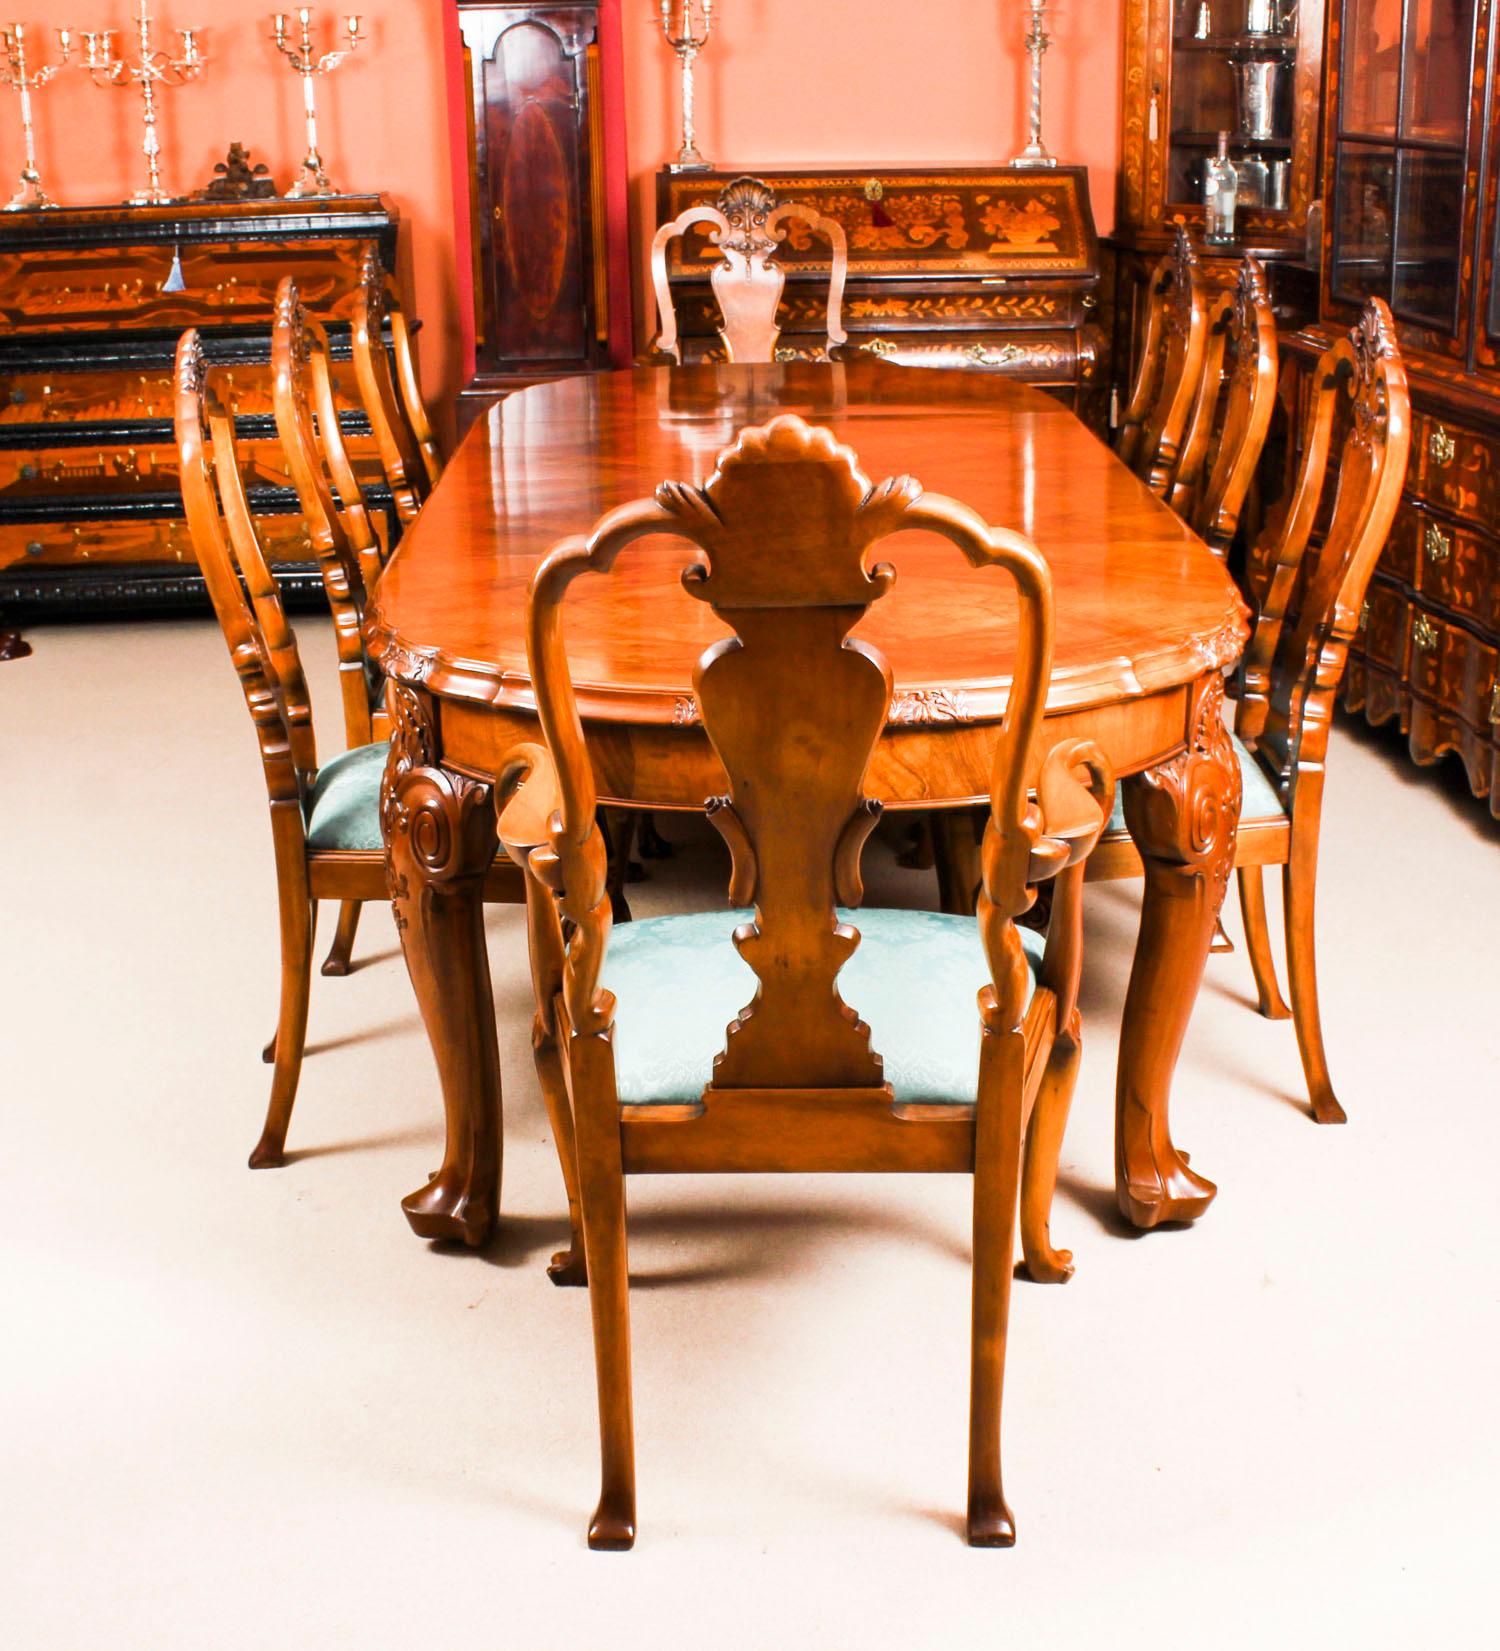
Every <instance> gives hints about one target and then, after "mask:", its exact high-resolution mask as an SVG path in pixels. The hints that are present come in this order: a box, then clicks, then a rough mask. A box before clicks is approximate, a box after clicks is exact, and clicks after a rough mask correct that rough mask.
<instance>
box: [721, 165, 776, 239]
mask: <svg viewBox="0 0 1500 1651" xmlns="http://www.w3.org/2000/svg"><path fill="white" fill-rule="evenodd" d="M716 204H717V206H718V208H719V211H720V212H722V213H723V215H724V221H725V222H726V223H727V224H728V225H729V233H728V234H727V235H725V234H723V233H722V232H721V233H720V236H719V246H720V248H721V249H722V250H723V251H725V252H738V253H741V254H743V255H744V256H745V257H746V258H753V257H759V258H761V259H765V258H768V257H770V255H771V254H772V253H773V252H774V251H775V250H776V244H777V239H778V237H776V236H773V235H768V234H767V233H766V221H767V219H768V218H769V217H770V216H771V214H772V213H773V212H774V211H775V210H776V192H775V191H774V190H773V189H772V188H771V186H770V185H769V184H768V183H765V182H764V181H763V180H762V179H760V178H752V177H751V176H750V175H749V174H748V173H746V174H744V175H742V176H740V177H738V178H734V179H732V180H731V181H730V182H729V183H727V184H725V185H724V187H723V189H721V190H720V191H719V198H718V201H717V203H716Z"/></svg>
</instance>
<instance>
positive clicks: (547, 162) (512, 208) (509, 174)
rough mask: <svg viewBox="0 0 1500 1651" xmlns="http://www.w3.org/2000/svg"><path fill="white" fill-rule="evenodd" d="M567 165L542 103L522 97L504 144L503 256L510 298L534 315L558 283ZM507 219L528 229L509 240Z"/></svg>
mask: <svg viewBox="0 0 1500 1651" xmlns="http://www.w3.org/2000/svg"><path fill="white" fill-rule="evenodd" d="M567 198H568V168H567V162H566V160H565V159H564V157H563V152H562V145H561V144H560V143H559V142H558V141H557V133H556V132H555V131H554V130H553V126H552V119H551V117H550V116H549V115H548V113H547V110H546V108H545V106H544V105H543V104H541V103H539V102H537V101H535V100H528V101H527V102H526V103H524V104H523V105H522V106H521V108H520V110H519V111H518V112H517V114H516V118H515V120H514V122H513V123H512V125H511V129H510V142H509V143H508V144H507V145H506V149H505V181H504V184H503V186H502V190H501V199H502V201H503V204H504V209H505V224H504V225H503V226H501V227H502V234H503V235H504V239H505V261H506V264H507V265H508V267H509V269H510V274H511V280H512V281H513V282H514V283H515V294H514V295H515V297H516V298H517V299H518V300H519V301H520V303H521V305H522V306H523V308H524V309H525V310H526V311H527V313H528V314H529V315H531V316H532V317H533V318H534V319H535V320H537V321H541V320H543V319H545V317H546V316H547V314H548V312H549V311H550V310H551V308H552V306H553V305H554V304H555V303H556V302H557V295H558V292H559V290H560V289H561V287H562V283H563V275H564V273H565V272H566V269H567V258H568V233H569V230H568V213H567V208H566V201H567ZM513 223H522V224H525V225H526V226H527V230H528V233H527V234H526V235H525V236H524V237H523V238H520V239H519V240H518V239H515V238H513V237H512V236H511V234H510V232H509V226H510V225H511V224H513Z"/></svg>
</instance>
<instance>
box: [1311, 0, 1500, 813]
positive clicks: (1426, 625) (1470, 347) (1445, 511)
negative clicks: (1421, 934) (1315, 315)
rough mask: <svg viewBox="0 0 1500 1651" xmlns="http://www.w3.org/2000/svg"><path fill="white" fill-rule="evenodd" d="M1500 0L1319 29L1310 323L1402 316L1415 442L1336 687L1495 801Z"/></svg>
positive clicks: (1499, 699)
mask: <svg viewBox="0 0 1500 1651" xmlns="http://www.w3.org/2000/svg"><path fill="white" fill-rule="evenodd" d="M1493 8H1494V0H1342V3H1340V4H1338V5H1336V6H1335V7H1334V8H1333V11H1332V14H1331V16H1330V18H1329V29H1328V84H1327V93H1326V101H1325V114H1326V121H1325V136H1324V143H1325V154H1324V180H1325V188H1326V191H1327V201H1328V207H1327V213H1326V218H1325V223H1324V257H1323V271H1322V294H1321V301H1320V305H1319V313H1320V321H1319V325H1318V326H1317V328H1315V329H1312V330H1311V331H1310V332H1309V333H1308V334H1307V335H1306V337H1305V338H1302V337H1296V338H1291V339H1288V340H1287V341H1286V346H1285V348H1284V351H1283V354H1284V355H1285V356H1287V357H1288V358H1290V359H1292V360H1294V361H1298V362H1301V363H1302V364H1303V365H1306V364H1307V363H1308V362H1309V361H1310V360H1311V359H1312V352H1313V351H1314V350H1315V349H1316V348H1317V347H1319V346H1320V345H1321V344H1322V343H1325V342H1326V341H1327V340H1328V339H1329V338H1330V337H1332V336H1333V335H1334V334H1335V333H1336V332H1337V331H1339V330H1342V329H1343V328H1345V327H1347V326H1348V325H1349V324H1350V322H1351V321H1352V320H1353V318H1354V316H1355V314H1356V313H1357V311H1358V306H1359V304H1360V303H1361V302H1362V301H1363V299H1364V298H1365V297H1366V296H1368V295H1371V294H1373V295H1375V296H1377V297H1380V298H1383V299H1385V301H1386V302H1387V303H1388V304H1389V305H1390V307H1391V311H1392V314H1393V315H1394V316H1395V320H1396V331H1397V335H1398V337H1399V339H1400V343H1401V350H1402V355H1403V357H1404V359H1405V361H1406V370H1407V376H1408V379H1409V381H1410V384H1411V394H1412V440H1411V458H1410V461H1409V463H1408V467H1407V476H1406V484H1405V487H1404V490H1403V494H1402V499H1401V505H1400V508H1399V509H1398V511H1397V513H1396V521H1395V524H1394V526H1393V528H1392V530H1391V536H1390V539H1389V540H1388V542H1387V544H1386V546H1385V549H1384V550H1383V551H1382V553H1381V557H1380V562H1379V565H1378V567H1377V569H1376V572H1375V576H1374V578H1373V580H1372V581H1371V584H1370V590H1369V596H1368V599H1367V600H1366V602H1365V606H1364V611H1363V612H1362V613H1361V615H1360V628H1359V635H1358V637H1357V639H1356V641H1355V644H1354V646H1353V647H1352V648H1351V649H1350V655H1349V668H1348V672H1347V674H1346V676H1345V679H1344V704H1345V706H1346V707H1347V708H1348V709H1350V710H1354V711H1362V712H1363V713H1364V715H1365V716H1366V717H1367V718H1368V719H1369V721H1371V722H1373V723H1386V722H1396V723H1397V724H1398V725H1399V727H1400V728H1401V730H1402V732H1403V733H1404V734H1405V735H1406V737H1407V746H1408V748H1409V750H1410V752H1411V755H1412V757H1413V758H1414V760H1415V761H1417V762H1419V763H1423V764H1426V763H1433V762H1436V761H1437V760H1438V759H1439V758H1440V757H1442V756H1443V755H1445V754H1446V753H1450V752H1451V753H1453V754H1454V755H1456V756H1457V757H1458V758H1459V760H1460V761H1461V762H1462V763H1463V765H1464V768H1465V770H1466V771H1467V774H1468V779H1469V784H1470V786H1471V788H1472V790H1473V791H1474V794H1475V795H1476V796H1480V797H1483V796H1486V795H1487V796H1488V797H1489V799H1490V809H1491V812H1492V813H1494V814H1496V815H1497V816H1500V293H1497V285H1496V281H1495V268H1496V252H1497V241H1500V219H1497V211H1496V205H1495V200H1496V179H1497V174H1500V150H1497V147H1496V146H1497V143H1500V100H1497V99H1496V97H1495V95H1494V91H1493V84H1494V78H1495V76H1494V42H1493V40H1492V38H1491V33H1492V24H1493Z"/></svg>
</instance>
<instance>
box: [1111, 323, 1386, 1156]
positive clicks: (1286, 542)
mask: <svg viewBox="0 0 1500 1651" xmlns="http://www.w3.org/2000/svg"><path fill="white" fill-rule="evenodd" d="M1312 387H1313V393H1312V398H1311V401H1310V403H1309V405H1308V409H1307V415H1306V424H1305V426H1304V431H1303V443H1302V463H1301V468H1300V470H1299V472H1298V476H1297V482H1296V485H1295V487H1294V488H1293V489H1292V492H1291V494H1290V495H1289V497H1288V499H1287V501H1286V504H1285V506H1284V507H1283V508H1282V509H1281V510H1280V511H1279V512H1278V513H1277V514H1276V515H1275V516H1273V517H1272V518H1271V520H1270V521H1269V522H1268V523H1267V524H1266V527H1265V530H1264V533H1263V536H1262V542H1263V543H1264V544H1265V545H1268V546H1274V552H1268V554H1269V556H1270V560H1271V563H1272V565H1273V568H1274V571H1273V573H1272V577H1271V583H1270V587H1269V589H1268V592H1267V595H1266V599H1265V602H1264V604H1263V605H1262V607H1261V611H1260V614H1259V616H1258V617H1257V619H1256V622H1255V631H1254V633H1253V635H1252V636H1251V639H1250V646H1249V647H1248V648H1247V649H1246V650H1245V656H1244V658H1243V660H1242V661H1241V662H1240V695H1239V700H1238V702H1237V706H1236V711H1235V718H1234V733H1233V736H1232V740H1233V745H1234V751H1235V755H1236V756H1237V757H1238V759H1239V762H1238V768H1239V774H1240V779H1241V786H1240V790H1241V793H1242V798H1243V802H1242V803H1241V798H1240V797H1235V798H1234V799H1232V800H1233V802H1234V803H1235V805H1236V806H1238V808H1239V815H1240V824H1239V831H1238V835H1237V837H1236V840H1235V859H1234V863H1235V865H1236V867H1237V868H1238V875H1239V891H1240V905H1241V908H1242V910H1243V912H1244V918H1245V937H1246V949H1247V951H1248V952H1249V954H1250V964H1251V967H1252V969H1253V970H1254V972H1255V983H1256V988H1257V991H1258V994H1259V1000H1260V1001H1259V1008H1260V1012H1261V1014H1263V1015H1265V1016H1266V1017H1267V1018H1268V1019H1270V1020H1283V1019H1285V1018H1286V1017H1287V1014H1288V1010H1287V1007H1286V1004H1285V1002H1284V1001H1283V1000H1282V996H1281V992H1280V989H1279V987H1278V985H1277V981H1276V967H1275V964H1274V963H1273V962H1272V958H1271V945H1270V937H1269V934H1268V931H1267V927H1266V907H1265V889H1264V884H1263V881H1262V875H1261V868H1262V867H1263V866H1267V865H1279V866H1280V867H1281V868H1282V873H1281V888H1282V899H1283V905H1284V909H1285V913H1286V945H1287V970H1288V974H1289V976H1290V980H1291V995H1292V1007H1291V1010H1290V1014H1291V1016H1292V1018H1293V1020H1294V1021H1295V1023H1296V1029H1297V1044H1298V1048H1299V1050H1300V1052H1301V1056H1302V1067H1303V1072H1304V1074H1305V1076H1306V1079H1307V1087H1308V1095H1309V1098H1310V1100H1311V1103H1312V1112H1313V1116H1314V1117H1315V1118H1316V1119H1317V1121H1318V1122H1319V1123H1324V1124H1330V1123H1342V1122H1343V1121H1344V1117H1345V1113H1344V1109H1343V1107H1342V1106H1340V1105H1339V1102H1338V1099H1337V1097H1336V1096H1335V1094H1334V1092H1333V1085H1332V1081H1331V1080H1330V1078H1329V1074H1328V1058H1327V1054H1326V1052H1325V1050H1324V1046H1323V1028H1322V1018H1321V1015H1320V1013H1319V1009H1318V975H1317V957H1316V952H1315V949H1314V920H1313V917H1314V898H1315V895H1316V892H1317V877H1318V837H1319V828H1320V823H1321V819H1322V809H1323V780H1324V772H1325V766H1326V761H1327V755H1328V730H1329V726H1330V724H1331V723H1332V720H1333V703H1334V696H1335V695H1336V693H1337V692H1338V685H1339V680H1340V678H1341V677H1342V676H1343V674H1344V666H1345V663H1346V662H1347V660H1348V655H1349V643H1350V642H1351V641H1352V640H1353V638H1354V636H1355V633H1356V631H1357V629H1358V627H1359V625H1360V624H1361V622H1362V612H1363V604H1364V599H1365V589H1366V587H1367V586H1368V584H1369V582H1370V575H1371V574H1372V573H1373V572H1374V569H1375V563H1376V561H1377V560H1378V558H1379V556H1380V551H1381V548H1382V546H1383V545H1384V544H1385V542H1386V538H1387V536H1388V535H1389V533H1390V529H1391V523H1392V521H1393V519H1394V517H1395V513H1396V505H1397V503H1398V501H1399V499H1400V495H1401V484H1402V478H1403V476H1404V475H1405V472H1406V459H1407V449H1408V447H1409V445H1410V440H1411V397H1410V394H1409V392H1408V390H1407V383H1406V369H1405V368H1404V367H1403V365H1402V363H1401V353H1400V351H1399V349H1398V348H1397V345H1396V333H1395V326H1394V323H1393V322H1392V319H1391V312H1390V311H1389V310H1388V309H1387V308H1386V306H1385V304H1384V303H1383V302H1382V301H1381V300H1380V299H1378V298H1371V299H1368V300H1367V301H1366V303H1365V307H1364V312H1363V314H1362V315H1361V316H1360V319H1359V322H1358V324H1357V325H1356V326H1355V327H1354V328H1353V329H1352V330H1351V332H1350V333H1349V334H1348V336H1347V337H1344V338H1340V339H1339V340H1338V341H1337V342H1336V343H1335V344H1333V345H1332V346H1331V347H1330V348H1329V349H1328V350H1326V351H1325V352H1324V353H1323V355H1322V356H1321V358H1320V359H1319V361H1318V364H1317V367H1316V369H1315V371H1314V373H1313V379H1312ZM1341 417H1346V418H1347V422H1348V434H1347V436H1346V438H1345V440H1344V444H1343V448H1342V451H1341V452H1340V454H1339V458H1338V464H1337V468H1336V472H1335V473H1334V477H1333V479H1332V480H1331V481H1330V472H1329V463H1328V459H1329V451H1330V448H1331V446H1332V440H1333V432H1334V429H1335V425H1336V423H1337V422H1338V421H1339V419H1340V418H1341ZM1330 489H1332V491H1333V501H1332V509H1331V515H1330V516H1329V519H1328V529H1327V533H1326V535H1325V537H1324V540H1323V543H1322V545H1321V546H1320V547H1315V548H1313V549H1309V543H1308V542H1309V538H1310V536H1311V534H1312V532H1313V528H1314V524H1315V522H1316V521H1317V520H1318V518H1319V515H1320V511H1321V509H1322V507H1323V506H1324V505H1325V504H1327V502H1328V501H1327V499H1326V497H1325V495H1326V493H1327V492H1328V491H1329V490H1330ZM1261 554H1262V553H1261V551H1260V550H1259V549H1258V550H1257V551H1256V552H1255V555H1256V557H1257V559H1259V557H1260V556H1261ZM1309 560H1311V562H1312V565H1311V567H1310V568H1309V567H1308V566H1305V565H1304V564H1305V563H1307V562H1308V561H1309ZM1294 594H1295V596H1296V601H1297V606H1296V609H1295V612H1294V611H1293V606H1292V604H1293V598H1294ZM1221 709H1222V695H1220V696H1219V697H1218V699H1217V701H1216V703H1215V706H1214V722H1215V725H1214V726H1211V727H1205V729H1204V732H1203V737H1204V738H1205V739H1214V740H1218V739H1228V738H1231V736H1230V735H1229V734H1228V732H1227V730H1225V729H1224V728H1223V727H1222V726H1219V725H1218V718H1219V715H1220V712H1221ZM1230 801H1231V799H1229V798H1223V799H1219V800H1218V806H1226V807H1227V806H1229V803H1230ZM1149 805H1150V802H1149V798H1148V797H1147V796H1146V795H1145V794H1143V793H1139V792H1135V793H1133V792H1132V790H1131V788H1130V787H1126V789H1125V792H1124V795H1123V801H1122V804H1121V805H1117V807H1116V809H1115V813H1114V817H1113V818H1112V819H1111V821H1110V826H1109V830H1108V831H1107V832H1106V833H1105V835H1104V837H1103V839H1102V840H1101V841H1100V844H1099V848H1098V851H1097V852H1096V853H1095V854H1094V856H1093V857H1092V859H1091V860H1090V861H1089V867H1088V875H1089V878H1090V879H1091V880H1092V879H1098V878H1111V877H1133V876H1139V875H1140V872H1141V862H1140V857H1139V856H1138V855H1137V854H1136V852H1135V848H1134V846H1133V844H1132V843H1131V841H1130V838H1129V836H1128V834H1127V832H1126V820H1127V817H1128V816H1129V815H1130V813H1131V810H1132V808H1145V807H1148V806H1149Z"/></svg>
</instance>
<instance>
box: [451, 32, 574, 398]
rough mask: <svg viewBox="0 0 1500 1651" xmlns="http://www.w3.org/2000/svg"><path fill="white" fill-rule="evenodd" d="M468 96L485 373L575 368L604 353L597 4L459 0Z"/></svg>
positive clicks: (480, 352)
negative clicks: (597, 211)
mask: <svg viewBox="0 0 1500 1651" xmlns="http://www.w3.org/2000/svg"><path fill="white" fill-rule="evenodd" d="M459 15H460V23H461V26H462V30H463V37H464V56H465V60H466V65H467V67H468V71H469V93H470V100H471V109H470V116H471V127H470V132H471V157H470V159H471V187H472V190H473V196H472V205H473V225H472V227H473V230H474V239H475V246H476V250H477V258H476V262H477V265H478V267H477V268H476V270H475V297H476V310H477V312H478V313H477V314H476V316H475V333H476V357H477V362H476V364H477V367H478V369H479V372H480V373H481V374H486V373H501V374H504V373H511V374H515V373H523V374H524V373H526V372H527V371H528V370H529V369H546V370H551V371H554V372H555V371H567V370H570V369H571V370H577V369H580V368H584V367H588V366H590V365H593V364H594V363H595V362H596V360H597V358H598V355H599V347H600V338H599V331H600V329H599V327H598V325H597V321H598V317H597V316H596V313H595V310H596V304H595V293H594V290H593V286H594V271H595V257H596V249H595V246H594V233H593V229H592V218H593V213H592V212H591V210H590V208H591V204H592V200H593V197H594V194H595V189H594V179H593V167H594V165H595V164H596V156H595V153H594V151H595V147H596V145H595V142H594V141H593V140H594V134H593V133H592V131H591V114H592V112H593V99H592V97H591V92H592V91H593V89H594V88H593V86H592V85H591V81H596V79H597V65H596V59H597V43H596V25H597V20H598V13H597V11H596V10H595V9H594V8H593V7H584V6H535V5H527V6H482V7H462V8H461V9H460V14H459Z"/></svg>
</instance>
